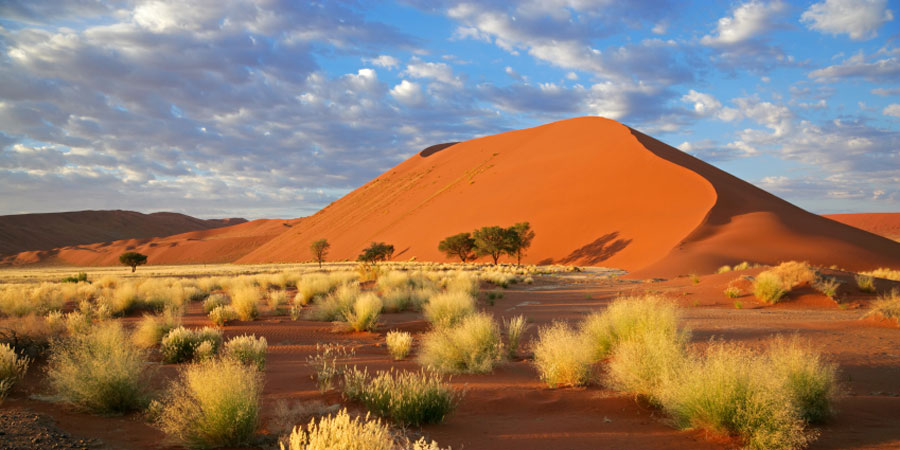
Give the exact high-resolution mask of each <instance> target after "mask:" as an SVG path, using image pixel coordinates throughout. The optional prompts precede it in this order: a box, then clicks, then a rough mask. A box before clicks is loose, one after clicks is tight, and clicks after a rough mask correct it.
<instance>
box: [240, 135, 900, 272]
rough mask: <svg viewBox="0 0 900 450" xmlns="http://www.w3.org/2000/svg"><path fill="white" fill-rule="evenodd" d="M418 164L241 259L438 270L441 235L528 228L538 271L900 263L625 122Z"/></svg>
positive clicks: (872, 239)
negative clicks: (373, 261)
mask: <svg viewBox="0 0 900 450" xmlns="http://www.w3.org/2000/svg"><path fill="white" fill-rule="evenodd" d="M425 153H426V152H423V154H419V155H415V156H413V157H412V158H410V159H408V160H407V161H405V162H403V163H401V164H400V165H398V166H397V167H395V168H393V169H391V170H389V171H388V172H387V173H385V174H383V175H381V176H379V177H378V178H376V179H375V180H373V181H371V182H369V183H367V184H366V185H364V186H362V187H360V188H359V189H356V190H355V191H353V192H351V193H350V194H348V195H347V196H345V197H344V198H342V199H340V200H339V201H337V202H334V203H333V204H331V205H329V206H328V207H327V208H325V209H323V210H322V211H320V212H318V213H317V214H315V215H313V216H312V217H309V218H307V219H305V220H304V221H303V222H302V223H301V224H299V225H298V226H297V227H294V228H292V229H291V230H289V231H287V232H285V233H284V234H282V235H280V236H278V237H277V238H275V239H272V240H271V241H269V242H268V243H267V244H265V245H263V246H262V247H260V248H258V249H256V250H254V251H253V252H251V253H250V254H248V255H247V256H245V257H243V258H241V259H239V260H238V262H240V263H260V262H274V261H291V260H297V259H298V254H299V255H301V256H300V258H301V259H302V258H304V257H305V258H309V257H310V256H309V255H308V253H306V250H305V249H306V248H307V247H308V245H309V243H310V242H311V241H313V240H315V239H319V238H323V237H324V238H327V239H328V240H329V241H330V242H331V243H332V248H331V253H330V258H331V259H354V258H355V257H356V256H357V255H358V254H359V252H360V250H361V249H362V248H364V247H365V246H366V245H367V244H368V243H369V242H370V241H374V240H377V241H385V242H389V243H392V244H394V246H395V248H396V253H395V259H397V260H404V259H409V258H411V257H415V258H417V259H418V260H437V261H443V260H446V259H447V258H446V257H445V256H444V255H442V254H441V253H440V252H438V250H437V243H438V242H439V241H440V240H441V239H442V238H444V237H446V236H448V235H451V234H454V233H458V232H461V231H469V230H472V229H474V228H476V227H481V226H485V225H504V226H506V225H511V224H513V223H515V222H519V221H529V222H531V224H532V227H533V229H534V230H535V232H536V237H535V239H534V242H533V245H532V247H531V249H530V250H529V252H528V256H527V257H526V258H525V261H526V262H529V263H550V262H553V263H565V264H580V265H604V266H611V267H620V268H623V269H626V270H629V271H638V273H637V275H642V276H671V275H676V274H684V273H690V272H698V273H702V272H710V271H712V270H714V269H715V268H717V267H718V266H720V265H722V264H734V263H737V262H740V261H742V260H750V261H754V262H759V263H777V262H779V261H782V260H789V259H803V260H808V261H809V262H811V263H814V264H818V265H826V266H830V265H832V264H837V265H839V266H842V267H844V268H847V269H871V268H874V267H877V266H893V267H897V266H900V244H898V243H896V242H892V241H890V240H887V239H885V238H883V237H880V236H876V235H874V234H871V233H868V232H865V231H862V230H858V229H856V228H853V227H849V226H847V225H843V224H840V223H837V222H834V221H832V220H828V219H824V218H822V217H820V216H817V215H815V214H811V213H808V212H806V211H804V210H802V209H800V208H797V207H796V206H793V205H791V204H790V203H788V202H785V201H783V200H781V199H779V198H777V197H775V196H773V195H771V194H769V193H766V192H765V191H762V190H760V189H758V188H756V187H754V186H753V185H751V184H749V183H746V182H744V181H741V180H739V179H738V178H735V177H733V176H731V175H729V174H727V173H725V172H723V171H721V170H719V169H716V168H715V167H713V166H711V165H709V164H706V163H704V162H702V161H700V160H698V159H696V158H694V157H691V156H690V155H687V154H685V153H683V152H681V151H679V150H677V149H675V148H673V147H670V146H668V145H666V144H663V143H662V142H659V141H657V140H655V139H653V138H650V137H648V136H645V135H643V134H641V133H639V132H637V131H635V130H632V129H630V128H628V127H626V126H624V125H622V124H619V123H618V122H615V121H612V120H607V119H602V118H597V117H583V118H577V119H570V120H565V121H561V122H555V123H551V124H547V125H543V126H539V127H535V128H530V129H525V130H518V131H511V132H507V133H502V134H498V135H494V136H488V137H484V138H479V139H473V140H470V141H466V142H463V143H459V144H455V145H452V146H450V147H447V148H443V149H440V150H438V151H434V152H427V154H425Z"/></svg>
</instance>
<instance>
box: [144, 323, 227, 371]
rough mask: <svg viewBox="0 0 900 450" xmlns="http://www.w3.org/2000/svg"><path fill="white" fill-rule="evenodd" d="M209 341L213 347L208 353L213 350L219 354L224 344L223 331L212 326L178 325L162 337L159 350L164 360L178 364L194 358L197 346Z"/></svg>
mask: <svg viewBox="0 0 900 450" xmlns="http://www.w3.org/2000/svg"><path fill="white" fill-rule="evenodd" d="M207 341H208V342H209V345H210V346H212V348H211V349H210V350H207V351H206V353H208V352H209V351H212V353H213V354H217V353H218V351H219V347H221V346H222V332H221V331H219V330H217V329H215V328H210V327H203V328H202V329H199V330H191V329H188V328H185V327H178V328H175V329H173V330H172V331H170V332H169V333H168V334H166V335H165V337H163V338H162V341H161V342H160V345H159V351H160V353H162V357H163V361H164V362H166V363H169V364H177V363H181V362H186V361H190V360H192V359H194V356H195V355H194V353H195V352H196V350H197V348H198V347H199V346H200V345H201V344H203V343H204V342H207Z"/></svg>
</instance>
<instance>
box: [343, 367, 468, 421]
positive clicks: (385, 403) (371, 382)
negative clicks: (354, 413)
mask: <svg viewBox="0 0 900 450" xmlns="http://www.w3.org/2000/svg"><path fill="white" fill-rule="evenodd" d="M344 395H345V396H346V397H347V398H348V399H350V400H354V401H358V402H360V403H362V404H363V405H365V406H366V409H368V410H369V411H370V412H372V413H374V414H376V415H378V416H382V417H390V418H391V419H393V420H394V422H396V423H397V424H399V425H401V426H404V427H406V426H410V425H412V426H420V425H425V424H431V423H441V422H443V421H444V418H445V417H447V415H448V414H450V413H451V412H452V411H453V410H454V409H455V408H456V405H457V403H458V402H459V397H460V395H459V394H458V393H457V392H456V391H454V390H453V389H452V388H451V387H450V385H449V384H448V383H446V382H444V380H443V379H442V378H441V376H440V375H438V374H437V373H435V372H430V371H425V370H421V371H419V372H397V371H394V370H393V369H391V370H389V371H386V372H385V371H378V372H377V373H376V374H375V376H374V377H369V375H368V373H367V372H366V371H360V370H357V369H356V368H353V369H352V370H350V371H347V372H345V373H344Z"/></svg>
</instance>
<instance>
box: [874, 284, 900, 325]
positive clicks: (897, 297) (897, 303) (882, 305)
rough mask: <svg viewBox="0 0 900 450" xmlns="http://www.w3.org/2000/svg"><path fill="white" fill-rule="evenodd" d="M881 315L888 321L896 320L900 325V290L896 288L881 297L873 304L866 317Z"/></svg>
mask: <svg viewBox="0 0 900 450" xmlns="http://www.w3.org/2000/svg"><path fill="white" fill-rule="evenodd" d="M876 314H879V315H881V316H882V317H885V318H887V319H894V320H897V321H898V324H900V290H898V289H897V288H894V289H892V290H891V292H890V293H885V294H883V295H880V296H879V297H878V299H877V300H875V301H874V302H872V307H871V308H870V309H869V312H868V313H866V317H869V316H872V315H876Z"/></svg>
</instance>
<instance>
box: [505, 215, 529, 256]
mask: <svg viewBox="0 0 900 450" xmlns="http://www.w3.org/2000/svg"><path fill="white" fill-rule="evenodd" d="M507 231H508V232H509V239H510V242H509V248H507V249H506V252H507V254H508V255H509V256H515V257H516V264H517V265H520V266H521V265H522V256H525V252H527V251H528V247H531V241H532V240H533V239H534V230H532V229H531V224H529V223H528V222H519V223H517V224H515V225H513V226H511V227H509V228H507Z"/></svg>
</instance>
